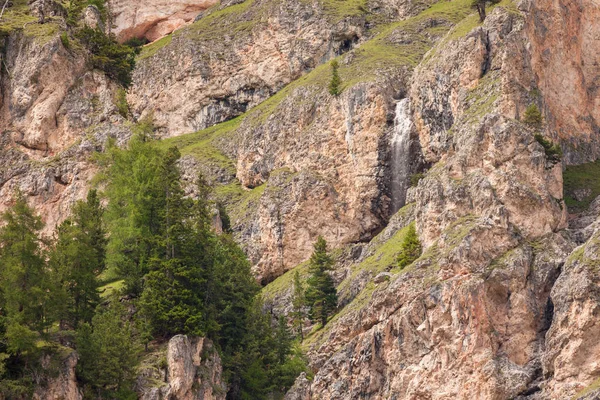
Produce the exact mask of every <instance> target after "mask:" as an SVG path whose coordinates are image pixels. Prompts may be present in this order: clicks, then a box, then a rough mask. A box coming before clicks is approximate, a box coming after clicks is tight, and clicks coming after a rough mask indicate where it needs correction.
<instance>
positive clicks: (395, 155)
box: [391, 99, 412, 213]
mask: <svg viewBox="0 0 600 400" xmlns="http://www.w3.org/2000/svg"><path fill="white" fill-rule="evenodd" d="M411 130H412V121H411V120H410V102H409V100H408V99H402V100H400V101H398V102H397V103H396V117H395V119H394V132H393V134H392V139H391V150H392V151H391V173H392V182H391V193H392V213H395V212H396V211H398V210H399V209H400V208H402V207H403V206H404V203H405V201H406V191H407V190H408V183H409V178H410V177H409V174H410V133H411Z"/></svg>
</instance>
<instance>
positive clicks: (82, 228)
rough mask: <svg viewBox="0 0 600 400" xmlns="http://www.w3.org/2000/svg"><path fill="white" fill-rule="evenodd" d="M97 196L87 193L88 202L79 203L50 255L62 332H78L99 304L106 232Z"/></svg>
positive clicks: (59, 231)
mask: <svg viewBox="0 0 600 400" xmlns="http://www.w3.org/2000/svg"><path fill="white" fill-rule="evenodd" d="M102 215H103V209H102V206H101V205H100V200H99V198H98V194H97V192H96V191H95V190H90V192H89V193H88V196H87V201H85V202H84V201H79V202H77V204H76V205H75V207H74V209H73V215H72V216H71V218H70V219H68V220H66V221H65V222H63V223H62V224H61V225H60V226H59V228H58V235H57V239H56V242H55V245H54V248H53V249H52V252H51V254H50V265H51V267H52V271H53V273H54V275H55V279H56V280H57V281H58V282H57V292H56V293H55V294H54V296H53V298H54V299H55V301H56V300H57V301H58V302H59V304H56V308H57V309H58V310H59V319H60V321H61V324H60V326H61V328H62V329H77V327H78V326H79V324H80V322H87V323H90V322H91V321H92V317H93V316H94V311H95V309H96V306H97V305H98V304H99V302H100V295H99V293H98V287H99V286H100V284H99V280H98V275H99V274H100V273H101V272H102V271H103V270H104V265H105V253H106V233H105V230H104V223H103V219H102Z"/></svg>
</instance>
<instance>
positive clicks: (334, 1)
mask: <svg viewBox="0 0 600 400" xmlns="http://www.w3.org/2000/svg"><path fill="white" fill-rule="evenodd" d="M321 4H322V6H323V10H324V11H325V13H326V15H327V16H328V17H330V20H331V21H332V22H339V21H341V20H343V19H344V18H348V17H355V16H360V15H365V14H366V13H367V0H321Z"/></svg>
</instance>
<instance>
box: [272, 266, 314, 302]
mask: <svg viewBox="0 0 600 400" xmlns="http://www.w3.org/2000/svg"><path fill="white" fill-rule="evenodd" d="M296 271H297V272H298V274H299V275H300V279H301V280H302V281H303V282H306V279H308V275H309V272H308V261H305V262H303V263H302V264H299V265H297V266H296V267H294V268H292V269H291V270H289V271H287V272H286V273H285V274H283V275H281V276H280V277H278V278H277V279H275V280H274V281H273V282H271V283H269V284H268V285H267V286H265V287H263V288H262V290H261V295H262V297H263V299H265V300H275V299H276V298H277V297H279V296H281V295H283V294H284V293H285V292H286V291H287V290H291V288H292V286H293V285H294V274H295V273H296Z"/></svg>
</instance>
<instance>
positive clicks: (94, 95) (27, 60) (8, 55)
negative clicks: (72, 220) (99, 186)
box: [0, 27, 130, 233]
mask: <svg viewBox="0 0 600 400" xmlns="http://www.w3.org/2000/svg"><path fill="white" fill-rule="evenodd" d="M49 29H53V28H51V27H50V28H49ZM34 33H35V35H34ZM3 49H4V50H3V51H4V56H3V69H2V74H1V75H0V90H1V93H2V95H1V96H0V115H1V118H0V130H1V131H2V137H1V138H0V141H1V142H2V144H1V145H0V153H1V154H2V155H1V157H0V162H1V163H2V166H3V168H2V170H1V172H0V195H1V198H2V200H1V202H0V209H5V208H6V207H7V206H8V205H10V204H11V199H12V198H13V196H14V193H15V191H16V190H20V191H21V192H22V193H24V194H25V195H26V196H28V197H29V198H30V199H31V201H30V203H31V204H32V205H33V206H35V208H36V209H37V210H39V212H40V214H41V215H42V216H43V218H44V221H45V222H46V224H47V225H46V231H47V233H50V232H52V231H53V229H54V227H55V226H56V225H57V224H58V223H60V222H61V221H62V220H63V219H64V218H66V216H67V215H68V214H69V211H70V208H71V205H72V204H74V202H75V201H76V200H78V199H80V198H82V197H84V196H85V194H86V192H87V190H88V188H89V181H90V180H91V179H92V178H93V176H94V174H95V172H96V168H95V166H94V165H93V163H92V162H90V161H89V156H90V154H92V153H94V152H96V151H100V150H102V149H103V147H104V145H105V143H106V139H107V138H108V137H116V138H118V139H119V140H120V141H124V140H126V138H128V137H129V136H130V130H129V127H128V125H127V124H126V122H125V119H124V118H123V117H121V116H120V115H119V114H118V112H117V107H116V100H115V99H116V93H117V86H116V84H115V83H113V82H111V81H110V80H108V78H107V77H106V76H105V75H104V74H103V73H100V72H98V71H92V70H91V69H90V68H89V67H88V66H87V64H86V62H85V57H84V54H83V52H82V50H72V49H67V48H65V46H64V45H63V43H62V42H61V40H60V38H59V36H58V35H57V33H56V31H52V30H50V31H49V32H45V33H44V35H43V36H41V35H40V34H39V32H37V31H34V32H33V33H31V32H29V31H28V30H27V29H26V30H25V31H16V32H15V33H13V34H11V35H9V36H8V37H7V38H5V39H4V41H3Z"/></svg>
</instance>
